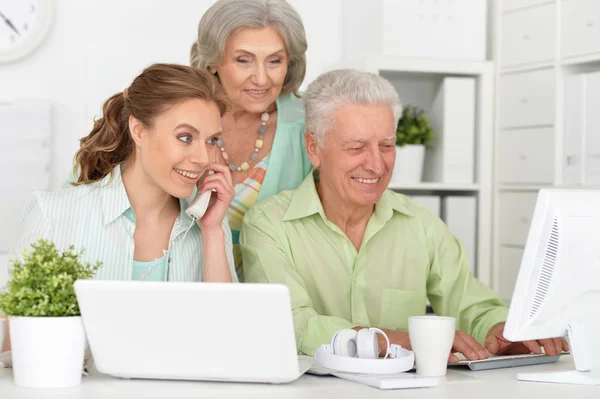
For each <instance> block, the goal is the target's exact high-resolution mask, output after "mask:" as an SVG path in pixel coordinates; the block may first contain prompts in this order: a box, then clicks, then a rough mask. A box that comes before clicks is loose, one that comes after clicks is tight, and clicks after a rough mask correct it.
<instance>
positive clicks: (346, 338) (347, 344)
mask: <svg viewBox="0 0 600 399" xmlns="http://www.w3.org/2000/svg"><path fill="white" fill-rule="evenodd" d="M356 335H357V333H356V331H354V330H352V329H349V328H347V329H344V330H339V331H338V332H336V333H335V334H334V335H333V338H332V339H331V348H332V349H333V354H334V355H338V356H347V357H356Z"/></svg>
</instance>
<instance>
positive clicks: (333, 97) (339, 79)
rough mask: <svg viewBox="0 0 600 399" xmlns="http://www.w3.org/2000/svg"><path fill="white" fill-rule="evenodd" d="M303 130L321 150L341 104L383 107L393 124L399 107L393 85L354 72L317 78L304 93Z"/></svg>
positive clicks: (336, 71)
mask: <svg viewBox="0 0 600 399" xmlns="http://www.w3.org/2000/svg"><path fill="white" fill-rule="evenodd" d="M303 97H304V104H305V106H306V131H308V132H311V133H313V134H314V135H315V139H316V141H317V143H318V144H319V146H321V147H323V144H324V142H325V135H326V134H327V132H328V131H329V130H331V128H332V124H333V121H334V113H335V110H336V108H337V107H339V106H340V105H344V104H384V105H389V106H390V107H391V108H392V112H393V113H394V120H395V122H396V124H397V123H398V120H399V119H400V115H401V114H402V105H401V104H400V99H399V97H398V93H397V92H396V89H394V86H392V84H391V83H390V82H389V81H387V80H386V79H384V78H382V77H381V76H379V75H376V74H374V73H369V72H362V71H358V70H355V69H337V70H334V71H329V72H326V73H324V74H322V75H320V76H319V77H318V78H317V79H316V80H314V81H313V82H312V83H311V84H309V85H308V89H307V90H306V93H304V96H303Z"/></svg>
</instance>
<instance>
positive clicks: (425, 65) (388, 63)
mask: <svg viewBox="0 0 600 399" xmlns="http://www.w3.org/2000/svg"><path fill="white" fill-rule="evenodd" d="M352 64H354V65H355V67H359V68H360V67H362V68H360V69H365V68H366V69H367V70H370V71H371V72H375V73H379V72H406V73H433V74H440V75H469V76H474V75H475V76H477V75H483V74H488V73H493V71H494V64H493V63H492V62H489V61H481V62H472V61H444V60H428V59H417V58H404V57H371V58H369V59H368V60H365V61H358V62H353V63H352Z"/></svg>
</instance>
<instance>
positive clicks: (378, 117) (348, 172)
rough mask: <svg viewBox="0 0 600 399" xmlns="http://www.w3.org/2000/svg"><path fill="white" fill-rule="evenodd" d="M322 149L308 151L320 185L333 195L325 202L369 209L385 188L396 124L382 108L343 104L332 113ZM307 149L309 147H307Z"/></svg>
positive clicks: (391, 165) (389, 111)
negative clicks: (333, 201)
mask: <svg viewBox="0 0 600 399" xmlns="http://www.w3.org/2000/svg"><path fill="white" fill-rule="evenodd" d="M334 112H335V113H334V121H333V124H332V127H331V130H330V131H329V132H328V133H327V135H326V136H325V142H324V144H323V148H320V147H318V146H316V145H313V146H312V148H313V149H314V151H311V149H310V148H309V153H310V155H311V160H312V162H313V164H314V165H315V166H317V167H319V169H320V177H321V180H320V183H319V184H320V185H322V186H327V189H326V190H325V192H327V193H335V197H336V198H331V199H326V200H329V201H332V200H335V201H342V202H343V203H345V204H346V205H348V206H351V207H355V206H373V205H375V204H376V203H377V202H378V201H379V199H380V198H381V196H382V194H383V192H384V191H385V189H386V188H387V186H388V184H389V182H390V178H391V176H392V171H393V168H394V161H395V159H396V148H395V144H396V134H395V133H396V124H395V122H394V114H393V112H392V108H391V107H390V106H388V105H383V104H344V105H342V106H339V107H337V109H336V110H335V111H334ZM309 146H310V144H309Z"/></svg>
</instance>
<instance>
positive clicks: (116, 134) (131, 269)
mask: <svg viewBox="0 0 600 399" xmlns="http://www.w3.org/2000/svg"><path fill="white" fill-rule="evenodd" d="M227 104H228V100H227V95H226V94H225V92H224V91H223V89H222V88H221V86H220V85H219V83H218V81H217V80H216V79H215V78H214V77H213V76H212V75H211V74H210V73H208V72H206V71H202V70H198V69H195V68H191V67H187V66H180V65H167V64H156V65H152V66H150V67H149V68H147V69H146V70H144V71H143V72H142V74H141V75H139V76H138V77H137V78H135V79H134V81H133V83H132V84H131V86H130V87H128V88H126V89H125V90H124V91H123V92H122V93H118V94H115V95H113V96H112V97H111V98H109V99H108V100H107V101H106V103H105V104H104V107H103V115H102V117H101V118H100V119H99V120H97V121H96V122H95V124H94V127H93V129H92V131H91V132H90V133H89V134H88V135H87V136H86V137H84V138H82V139H81V145H80V149H79V151H78V152H77V154H76V155H75V176H78V178H77V180H76V182H74V183H73V187H71V188H68V189H63V190H59V191H56V192H35V193H34V194H33V195H32V196H31V198H30V199H29V201H28V202H27V204H26V205H25V210H24V214H23V217H24V220H23V224H22V233H21V239H20V241H19V242H18V245H17V246H16V248H15V249H16V255H17V256H18V255H20V253H21V252H22V250H23V248H25V247H28V246H29V245H30V244H31V242H33V241H35V240H37V239H38V238H40V237H43V238H45V239H47V240H50V241H52V242H54V243H55V244H56V245H57V247H58V248H59V249H66V248H67V247H68V246H70V245H74V246H75V247H76V248H78V249H79V248H82V249H85V252H84V254H83V260H84V261H89V262H96V261H101V262H102V267H101V268H100V269H99V270H98V272H97V274H96V278H97V279H110V280H146V281H148V280H152V281H232V277H233V279H234V280H236V278H235V272H234V270H235V269H234V265H233V260H232V255H231V232H230V230H229V227H228V224H227V222H226V218H225V215H226V213H227V209H228V206H229V203H230V201H231V198H232V197H233V193H234V191H233V185H232V180H231V174H230V171H229V169H228V168H227V167H225V166H223V165H220V164H218V163H215V162H214V161H215V159H216V156H217V152H218V147H217V141H218V140H219V137H220V134H221V117H222V115H223V114H224V113H225V111H226V109H227ZM209 171H212V172H210V174H209V173H207V172H209ZM196 188H197V191H198V192H199V193H203V192H206V191H208V190H212V191H213V193H212V198H211V204H210V206H209V208H208V210H207V211H206V213H205V215H204V216H203V217H202V218H201V219H200V220H198V221H197V222H193V221H192V219H190V218H189V217H188V216H187V215H186V214H185V212H184V211H185V208H186V207H187V205H188V203H187V201H186V198H187V197H189V196H190V195H191V194H192V192H194V191H195V189H196ZM188 229H189V231H188Z"/></svg>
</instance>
